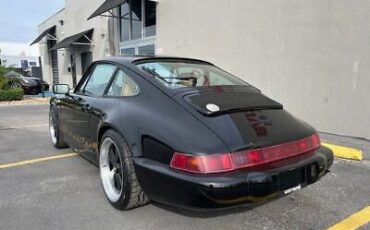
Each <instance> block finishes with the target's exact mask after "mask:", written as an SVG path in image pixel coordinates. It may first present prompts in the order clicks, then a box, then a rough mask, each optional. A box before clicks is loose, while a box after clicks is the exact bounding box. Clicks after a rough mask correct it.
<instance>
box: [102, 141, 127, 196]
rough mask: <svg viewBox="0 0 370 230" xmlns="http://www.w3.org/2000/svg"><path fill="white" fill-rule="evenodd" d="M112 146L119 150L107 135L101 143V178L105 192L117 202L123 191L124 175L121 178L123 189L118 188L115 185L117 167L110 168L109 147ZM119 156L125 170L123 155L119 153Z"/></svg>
mask: <svg viewBox="0 0 370 230" xmlns="http://www.w3.org/2000/svg"><path fill="white" fill-rule="evenodd" d="M111 147H114V148H115V149H116V151H118V148H117V145H116V144H115V143H114V141H113V140H112V139H111V138H110V137H107V138H105V139H104V141H103V142H102V144H101V147H100V156H99V169H100V179H101V181H102V184H103V188H104V192H105V194H106V195H107V197H108V199H109V200H110V201H111V202H117V201H118V200H119V199H120V197H121V194H122V191H123V175H122V180H121V189H120V190H118V189H117V188H116V186H115V182H114V180H115V178H114V177H115V175H116V170H117V169H116V168H112V169H111V168H110V163H109V155H108V153H109V149H110V148H111ZM117 155H118V157H119V163H120V164H121V168H122V170H123V167H122V166H123V165H122V160H121V156H120V155H119V154H118V152H117Z"/></svg>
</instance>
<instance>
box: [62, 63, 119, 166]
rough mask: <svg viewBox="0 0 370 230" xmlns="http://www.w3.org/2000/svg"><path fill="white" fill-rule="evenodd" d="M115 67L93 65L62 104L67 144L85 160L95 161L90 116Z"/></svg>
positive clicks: (101, 64)
mask: <svg viewBox="0 0 370 230" xmlns="http://www.w3.org/2000/svg"><path fill="white" fill-rule="evenodd" d="M116 69H117V67H116V66H115V65H112V64H107V63H97V64H94V65H93V66H92V67H91V68H89V70H88V71H87V73H86V74H85V76H84V77H83V78H82V80H81V82H80V83H79V84H78V86H77V88H76V90H75V91H74V92H73V93H71V94H69V95H67V96H66V98H65V99H64V102H63V107H64V108H63V109H62V112H61V115H62V119H63V123H64V124H65V127H64V128H65V129H66V132H65V133H66V135H67V136H68V140H69V141H68V142H71V143H72V146H73V148H75V149H76V151H78V152H80V153H82V154H84V155H85V156H86V157H87V158H91V159H92V160H95V155H94V154H92V151H91V150H92V149H94V143H93V142H92V141H91V138H90V131H91V130H90V115H91V108H92V107H94V103H96V101H97V99H100V98H101V97H102V96H103V94H104V92H105V90H106V88H107V86H108V83H109V82H110V80H111V78H112V76H113V74H114V73H115V71H116Z"/></svg>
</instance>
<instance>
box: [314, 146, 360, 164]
mask: <svg viewBox="0 0 370 230" xmlns="http://www.w3.org/2000/svg"><path fill="white" fill-rule="evenodd" d="M321 145H323V146H325V147H327V148H329V149H331V150H332V151H333V153H334V156H335V157H340V158H344V159H349V160H357V161H360V160H362V159H363V158H364V157H363V155H362V151H361V150H360V149H355V148H349V147H345V146H340V145H333V144H328V143H321Z"/></svg>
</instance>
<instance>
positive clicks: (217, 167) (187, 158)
mask: <svg viewBox="0 0 370 230" xmlns="http://www.w3.org/2000/svg"><path fill="white" fill-rule="evenodd" d="M171 167H172V168H176V169H180V170H184V171H188V172H194V173H216V172H225V171H231V170H233V169H234V166H233V164H232V161H231V156H230V154H229V153H227V154H217V155H208V156H207V155H205V156H193V155H187V154H184V153H175V154H174V155H173V157H172V160H171Z"/></svg>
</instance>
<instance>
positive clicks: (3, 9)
mask: <svg viewBox="0 0 370 230" xmlns="http://www.w3.org/2000/svg"><path fill="white" fill-rule="evenodd" d="M63 7H64V0H0V42H17V43H18V42H19V43H30V42H31V41H33V40H34V39H36V37H37V35H38V29H37V26H38V25H39V24H41V23H42V22H43V21H45V20H46V19H47V18H48V17H50V16H51V15H53V14H54V13H56V12H58V11H59V10H61V9H62V8H63Z"/></svg>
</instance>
